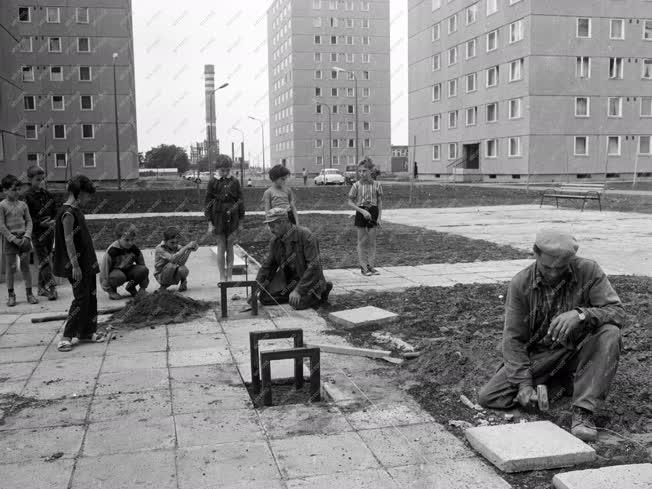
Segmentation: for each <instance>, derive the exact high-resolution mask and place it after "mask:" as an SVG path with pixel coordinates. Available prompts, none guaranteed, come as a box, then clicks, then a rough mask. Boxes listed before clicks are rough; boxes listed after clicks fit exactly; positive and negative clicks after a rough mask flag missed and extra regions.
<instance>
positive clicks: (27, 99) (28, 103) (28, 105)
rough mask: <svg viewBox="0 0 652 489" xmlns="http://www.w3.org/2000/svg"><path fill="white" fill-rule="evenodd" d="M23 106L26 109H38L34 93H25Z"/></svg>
mask: <svg viewBox="0 0 652 489" xmlns="http://www.w3.org/2000/svg"><path fill="white" fill-rule="evenodd" d="M23 107H24V108H25V110H36V100H35V98H34V95H25V96H24V97H23Z"/></svg>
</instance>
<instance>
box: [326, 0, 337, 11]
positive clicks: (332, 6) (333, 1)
mask: <svg viewBox="0 0 652 489" xmlns="http://www.w3.org/2000/svg"><path fill="white" fill-rule="evenodd" d="M328 8H329V10H337V0H328Z"/></svg>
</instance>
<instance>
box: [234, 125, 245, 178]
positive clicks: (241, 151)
mask: <svg viewBox="0 0 652 489" xmlns="http://www.w3.org/2000/svg"><path fill="white" fill-rule="evenodd" d="M231 130H232V131H238V132H239V133H240V134H241V135H242V142H241V143H240V185H242V186H244V131H243V130H242V129H239V128H237V127H235V126H234V127H232V128H231Z"/></svg>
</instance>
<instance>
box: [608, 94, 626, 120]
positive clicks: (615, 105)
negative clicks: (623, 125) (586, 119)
mask: <svg viewBox="0 0 652 489" xmlns="http://www.w3.org/2000/svg"><path fill="white" fill-rule="evenodd" d="M607 115H608V116H609V117H622V116H623V98H622V97H609V98H608V99H607Z"/></svg>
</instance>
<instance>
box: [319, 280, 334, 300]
mask: <svg viewBox="0 0 652 489" xmlns="http://www.w3.org/2000/svg"><path fill="white" fill-rule="evenodd" d="M331 290H333V282H326V290H324V292H322V294H321V302H322V304H325V303H326V302H328V296H329V295H330V293H331Z"/></svg>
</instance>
